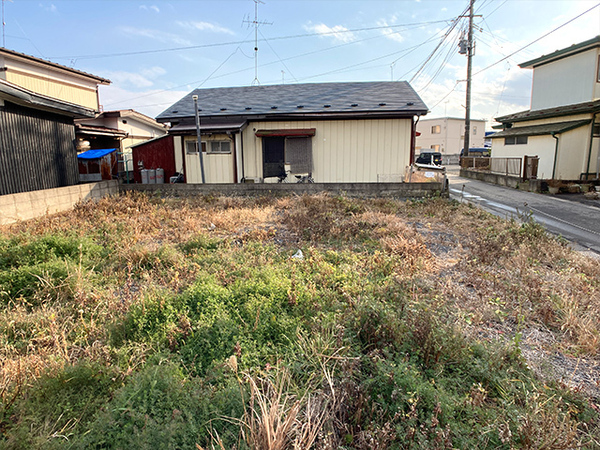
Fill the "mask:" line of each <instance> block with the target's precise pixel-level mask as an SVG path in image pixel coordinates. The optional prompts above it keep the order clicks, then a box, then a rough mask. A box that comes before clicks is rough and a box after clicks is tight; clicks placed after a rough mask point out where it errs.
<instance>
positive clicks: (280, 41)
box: [1, 0, 600, 129]
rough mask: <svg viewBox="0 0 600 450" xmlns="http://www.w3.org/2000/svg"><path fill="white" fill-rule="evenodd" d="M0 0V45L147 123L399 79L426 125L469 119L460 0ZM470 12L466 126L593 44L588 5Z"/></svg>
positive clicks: (518, 107) (550, 1) (489, 0)
mask: <svg viewBox="0 0 600 450" xmlns="http://www.w3.org/2000/svg"><path fill="white" fill-rule="evenodd" d="M1 1H2V4H3V5H2V6H3V21H4V27H3V36H2V39H3V41H2V43H3V46H4V47H6V48H8V49H11V50H15V51H18V52H22V53H26V54H29V55H33V56H36V57H39V58H43V59H47V60H50V61H53V62H56V63H59V64H63V65H65V66H69V67H72V68H75V69H78V70H83V71H85V72H89V73H92V74H94V75H98V76H101V77H104V78H108V79H110V80H111V81H112V84H111V85H109V86H101V87H100V103H101V104H102V106H103V108H104V110H105V111H109V110H115V109H135V110H137V111H139V112H141V113H143V114H146V115H149V116H151V117H156V116H157V115H158V114H160V113H161V112H162V111H164V110H165V109H167V108H168V107H169V106H170V105H172V104H173V103H175V102H176V101H177V100H179V99H180V98H182V97H183V96H185V95H186V94H187V93H189V92H190V91H192V90H194V89H196V88H214V87H230V86H248V85H252V84H261V85H268V84H282V83H283V84H290V83H323V82H340V81H391V80H404V81H409V82H410V84H411V86H412V87H413V88H414V89H415V90H416V91H417V93H418V94H419V95H420V97H421V98H422V99H423V101H424V102H425V103H426V105H427V106H428V108H429V110H430V113H429V114H428V115H427V118H434V117H445V116H449V117H464V116H465V107H464V105H465V104H466V100H465V99H466V95H465V91H466V83H465V80H466V72H467V70H466V69H467V58H466V56H464V55H461V54H459V53H458V50H459V48H458V42H459V40H460V38H461V36H463V35H464V33H465V30H466V29H467V26H468V19H467V18H466V17H462V18H461V16H465V14H466V13H467V11H468V3H469V2H468V0H445V1H436V0H360V1H359V0H262V1H259V2H258V3H256V2H255V1H254V0H195V1H184V0H170V1H158V0H155V1H133V0H102V1H95V0H63V1H60V0H55V1H50V2H47V1H39V0H1ZM256 11H257V16H256V17H257V20H255V13H256ZM475 14H476V15H477V17H475V19H474V26H475V31H474V36H475V42H476V44H475V45H476V49H475V56H474V59H473V78H472V92H473V94H472V109H471V117H472V118H473V119H485V120H487V121H488V125H487V127H488V129H489V128H490V126H491V124H492V121H493V118H494V117H499V116H502V115H505V114H510V113H514V112H518V111H523V110H526V109H529V101H530V95H531V82H532V71H531V70H528V69H520V68H519V67H518V64H519V63H523V62H525V61H528V60H530V59H533V58H537V57H539V56H541V55H544V54H548V53H550V52H553V51H555V50H558V49H561V48H565V47H568V46H570V45H572V44H576V43H579V42H582V41H584V40H586V39H590V38H593V37H595V36H598V35H600V2H598V1H597V0H476V1H475ZM578 16H579V17H578ZM256 24H258V26H255V25H256ZM255 35H256V42H257V48H258V51H257V52H255V51H254V49H255Z"/></svg>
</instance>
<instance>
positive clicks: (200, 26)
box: [177, 21, 235, 35]
mask: <svg viewBox="0 0 600 450" xmlns="http://www.w3.org/2000/svg"><path fill="white" fill-rule="evenodd" d="M177 25H179V26H180V27H182V28H187V29H192V30H199V31H210V32H213V33H225V34H232V35H234V34H235V33H234V32H233V31H231V30H230V29H229V28H225V27H222V26H220V25H217V24H214V23H210V22H195V21H185V22H182V21H180V22H177Z"/></svg>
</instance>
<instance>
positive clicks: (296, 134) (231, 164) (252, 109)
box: [157, 82, 427, 183]
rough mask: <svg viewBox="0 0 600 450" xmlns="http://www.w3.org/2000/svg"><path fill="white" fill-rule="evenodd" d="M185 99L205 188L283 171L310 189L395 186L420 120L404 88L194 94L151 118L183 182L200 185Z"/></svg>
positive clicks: (379, 85)
mask: <svg viewBox="0 0 600 450" xmlns="http://www.w3.org/2000/svg"><path fill="white" fill-rule="evenodd" d="M193 95H198V107H199V110H200V111H199V116H200V121H201V130H202V152H203V161H204V165H205V173H206V182H208V183H236V182H244V181H246V182H271V181H276V179H277V178H276V177H277V176H278V175H281V174H282V173H283V172H284V171H285V170H286V168H287V167H289V170H290V171H291V173H312V176H313V178H314V180H315V181H316V182H378V181H401V180H402V178H403V174H404V172H405V168H406V166H408V165H409V164H411V163H412V161H413V159H414V136H415V117H416V116H421V115H425V114H426V113H427V106H426V105H425V104H424V103H423V101H422V100H421V99H420V98H419V96H418V95H417V94H416V92H415V91H414V90H413V89H412V87H411V86H410V85H409V84H408V83H406V82H362V83H359V82H348V83H319V84H290V85H274V86H249V87H233V88H217V89H197V90H195V91H193V92H191V93H190V94H188V95H186V96H185V97H184V98H182V99H181V100H180V101H178V102H177V103H175V104H174V105H173V106H171V107H170V108H168V109H167V110H165V111H164V112H163V113H161V114H160V115H159V116H158V117H157V120H158V121H159V122H163V123H166V122H169V123H170V124H171V129H170V130H169V133H170V134H171V135H173V136H174V137H175V139H174V158H175V167H176V168H177V170H178V171H179V170H184V171H185V179H186V182H188V183H198V182H201V175H200V158H199V154H198V148H197V138H196V125H195V117H194V114H195V111H194V101H193V97H192V96H193ZM165 178H166V177H165Z"/></svg>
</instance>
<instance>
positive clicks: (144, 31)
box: [120, 27, 192, 45]
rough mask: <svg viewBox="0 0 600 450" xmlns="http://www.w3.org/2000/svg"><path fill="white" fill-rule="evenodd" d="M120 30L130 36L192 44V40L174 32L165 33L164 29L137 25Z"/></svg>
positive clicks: (178, 43)
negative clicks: (138, 26) (137, 26)
mask: <svg viewBox="0 0 600 450" xmlns="http://www.w3.org/2000/svg"><path fill="white" fill-rule="evenodd" d="M120 30H121V32H123V33H124V34H126V35H128V36H137V37H143V38H148V39H154V40H156V41H159V42H166V43H174V44H177V45H192V42H191V41H189V40H187V39H185V38H182V37H181V36H179V35H176V34H173V33H165V32H164V31H159V30H152V29H149V28H135V27H121V28H120Z"/></svg>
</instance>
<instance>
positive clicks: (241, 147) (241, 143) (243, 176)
mask: <svg viewBox="0 0 600 450" xmlns="http://www.w3.org/2000/svg"><path fill="white" fill-rule="evenodd" d="M245 129H246V127H245V126H244V127H242V129H241V130H240V156H241V158H240V159H241V160H242V161H241V163H242V179H241V180H240V182H242V183H245V182H246V168H245V167H244V130H245Z"/></svg>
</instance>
